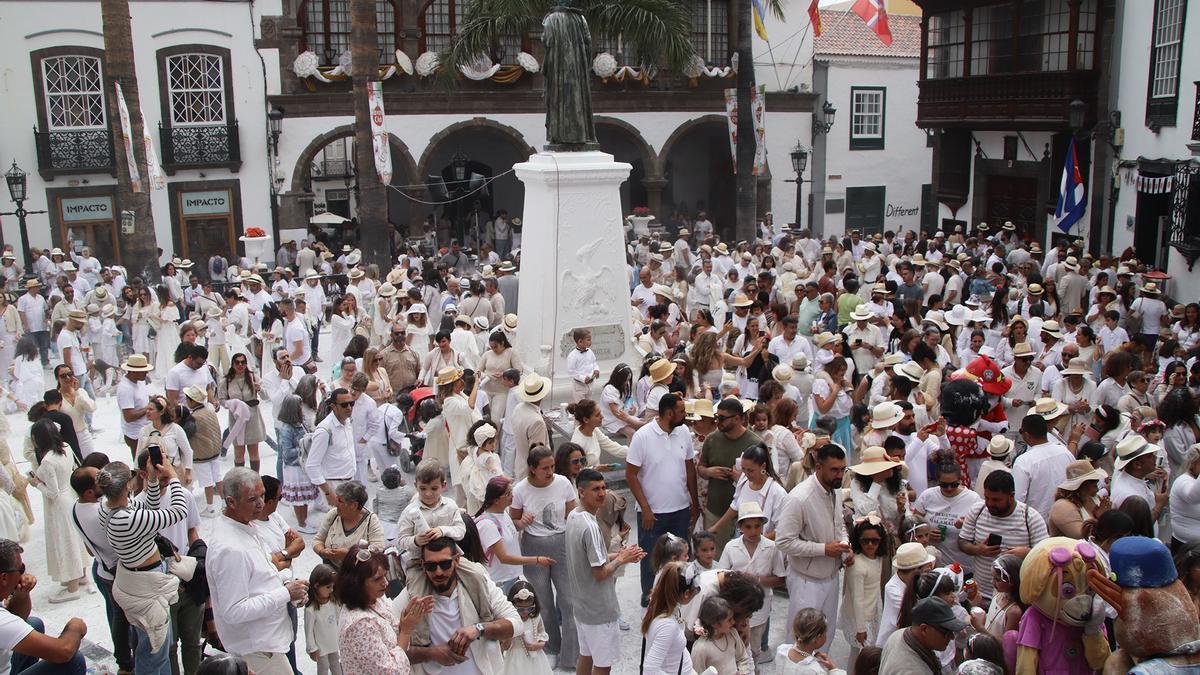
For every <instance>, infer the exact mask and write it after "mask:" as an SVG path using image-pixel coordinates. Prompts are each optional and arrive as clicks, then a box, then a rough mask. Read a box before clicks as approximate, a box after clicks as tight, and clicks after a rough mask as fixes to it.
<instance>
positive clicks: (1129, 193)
mask: <svg viewBox="0 0 1200 675" xmlns="http://www.w3.org/2000/svg"><path fill="white" fill-rule="evenodd" d="M1117 22H1118V23H1117V26H1118V30H1119V31H1120V32H1121V54H1120V59H1119V61H1118V63H1116V64H1115V66H1114V68H1115V74H1114V86H1115V88H1116V91H1117V97H1116V100H1117V109H1119V110H1120V111H1121V114H1122V125H1123V127H1124V129H1125V145H1124V147H1123V148H1122V149H1121V159H1122V160H1127V161H1136V160H1137V159H1138V158H1139V157H1142V158H1146V159H1163V158H1166V159H1174V160H1184V159H1188V158H1190V157H1191V152H1190V151H1189V150H1188V147H1187V144H1188V142H1189V140H1190V138H1191V131H1192V116H1193V111H1194V110H1195V108H1194V105H1195V101H1196V86H1195V84H1193V83H1194V82H1195V81H1197V80H1200V32H1198V28H1197V27H1198V26H1200V2H1191V3H1188V5H1187V17H1186V18H1185V19H1184V26H1183V30H1184V35H1183V58H1182V59H1181V61H1180V73H1179V105H1178V108H1177V113H1176V120H1175V126H1168V127H1162V128H1160V129H1159V130H1158V132H1157V133H1155V132H1154V131H1151V130H1150V128H1149V127H1147V126H1146V123H1145V120H1146V92H1147V86H1146V85H1147V79H1148V77H1149V74H1150V63H1149V55H1150V46H1151V31H1152V30H1153V26H1154V3H1152V2H1142V1H1141V0H1118V2H1117ZM1136 172H1137V169H1136V168H1129V169H1125V170H1124V171H1123V175H1122V177H1124V174H1127V173H1132V174H1134V175H1136ZM1137 199H1138V194H1137V189H1136V187H1135V186H1134V185H1130V184H1128V183H1126V182H1125V181H1124V180H1122V182H1121V187H1120V195H1119V197H1118V199H1117V204H1116V210H1115V220H1114V222H1115V226H1114V228H1113V230H1114V232H1113V251H1114V252H1116V253H1120V252H1121V251H1123V250H1125V249H1126V248H1127V247H1129V246H1132V245H1133V239H1134V232H1133V230H1131V229H1129V228H1128V227H1126V223H1127V220H1128V219H1129V218H1132V217H1133V216H1134V215H1135V214H1136V211H1137ZM1138 225H1141V223H1139V224H1138ZM1164 236H1166V235H1164ZM1166 271H1167V273H1168V274H1170V275H1172V279H1171V281H1170V282H1169V289H1168V291H1169V292H1170V293H1171V295H1173V296H1174V297H1175V298H1176V299H1178V300H1183V299H1192V298H1196V297H1200V268H1197V269H1196V270H1195V271H1188V268H1187V262H1186V260H1185V259H1184V258H1183V256H1181V255H1180V254H1179V253H1178V252H1177V251H1175V249H1170V253H1169V256H1168V261H1167V269H1166Z"/></svg>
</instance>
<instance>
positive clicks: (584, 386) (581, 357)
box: [567, 328, 600, 403]
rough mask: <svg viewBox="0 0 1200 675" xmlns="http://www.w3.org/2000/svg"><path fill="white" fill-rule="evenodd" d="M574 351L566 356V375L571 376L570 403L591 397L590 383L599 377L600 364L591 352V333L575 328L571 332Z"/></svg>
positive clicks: (584, 329)
mask: <svg viewBox="0 0 1200 675" xmlns="http://www.w3.org/2000/svg"><path fill="white" fill-rule="evenodd" d="M571 339H572V340H574V341H575V349H572V350H571V353H570V354H567V374H568V375H570V376H571V386H572V391H571V403H574V402H576V401H578V400H580V399H585V398H591V397H592V382H594V381H595V380H596V378H598V377H600V364H599V362H598V361H597V360H596V353H595V352H593V351H592V331H590V330H588V329H587V328H576V329H575V330H573V331H571Z"/></svg>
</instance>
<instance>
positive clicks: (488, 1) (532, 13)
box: [438, 0, 552, 82]
mask: <svg viewBox="0 0 1200 675" xmlns="http://www.w3.org/2000/svg"><path fill="white" fill-rule="evenodd" d="M551 4H552V2H551V0H475V1H474V2H471V3H470V4H469V5H468V6H467V11H466V16H464V17H463V19H462V20H461V21H459V22H458V28H459V32H458V35H456V36H454V41H453V43H452V45H451V47H450V49H449V50H447V51H446V52H443V53H442V54H439V55H438V56H439V58H440V60H441V63H442V68H441V70H440V71H439V73H438V75H439V80H443V82H444V81H445V80H446V78H450V79H451V80H452V79H453V78H455V77H457V75H458V67H459V66H460V65H466V64H470V63H472V62H474V61H475V60H476V59H478V58H479V57H480V56H481V55H484V54H487V53H489V52H491V51H492V47H493V46H494V45H495V44H496V41H497V40H498V39H499V38H501V37H504V36H511V35H525V34H526V33H528V32H530V31H532V30H534V29H535V28H537V27H538V26H540V25H541V22H542V17H543V16H545V14H546V12H547V11H549V8H550V6H551Z"/></svg>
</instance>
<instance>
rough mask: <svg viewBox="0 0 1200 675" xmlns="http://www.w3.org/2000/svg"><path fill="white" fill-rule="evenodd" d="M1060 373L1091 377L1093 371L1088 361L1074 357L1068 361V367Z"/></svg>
mask: <svg viewBox="0 0 1200 675" xmlns="http://www.w3.org/2000/svg"><path fill="white" fill-rule="evenodd" d="M1059 374H1060V375H1083V376H1085V377H1091V375H1092V371H1091V369H1090V368H1088V367H1087V361H1085V360H1083V359H1080V358H1074V359H1071V360H1070V361H1067V367H1066V368H1063V369H1062V371H1061V372H1060V373H1059Z"/></svg>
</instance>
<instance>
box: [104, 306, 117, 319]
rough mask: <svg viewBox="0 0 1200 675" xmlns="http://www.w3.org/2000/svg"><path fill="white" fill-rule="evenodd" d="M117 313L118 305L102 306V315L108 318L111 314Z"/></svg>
mask: <svg viewBox="0 0 1200 675" xmlns="http://www.w3.org/2000/svg"><path fill="white" fill-rule="evenodd" d="M116 313H117V306H116V305H105V306H103V307H101V308H100V316H101V317H103V318H105V319H107V318H108V317H110V316H115V315H116Z"/></svg>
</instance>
